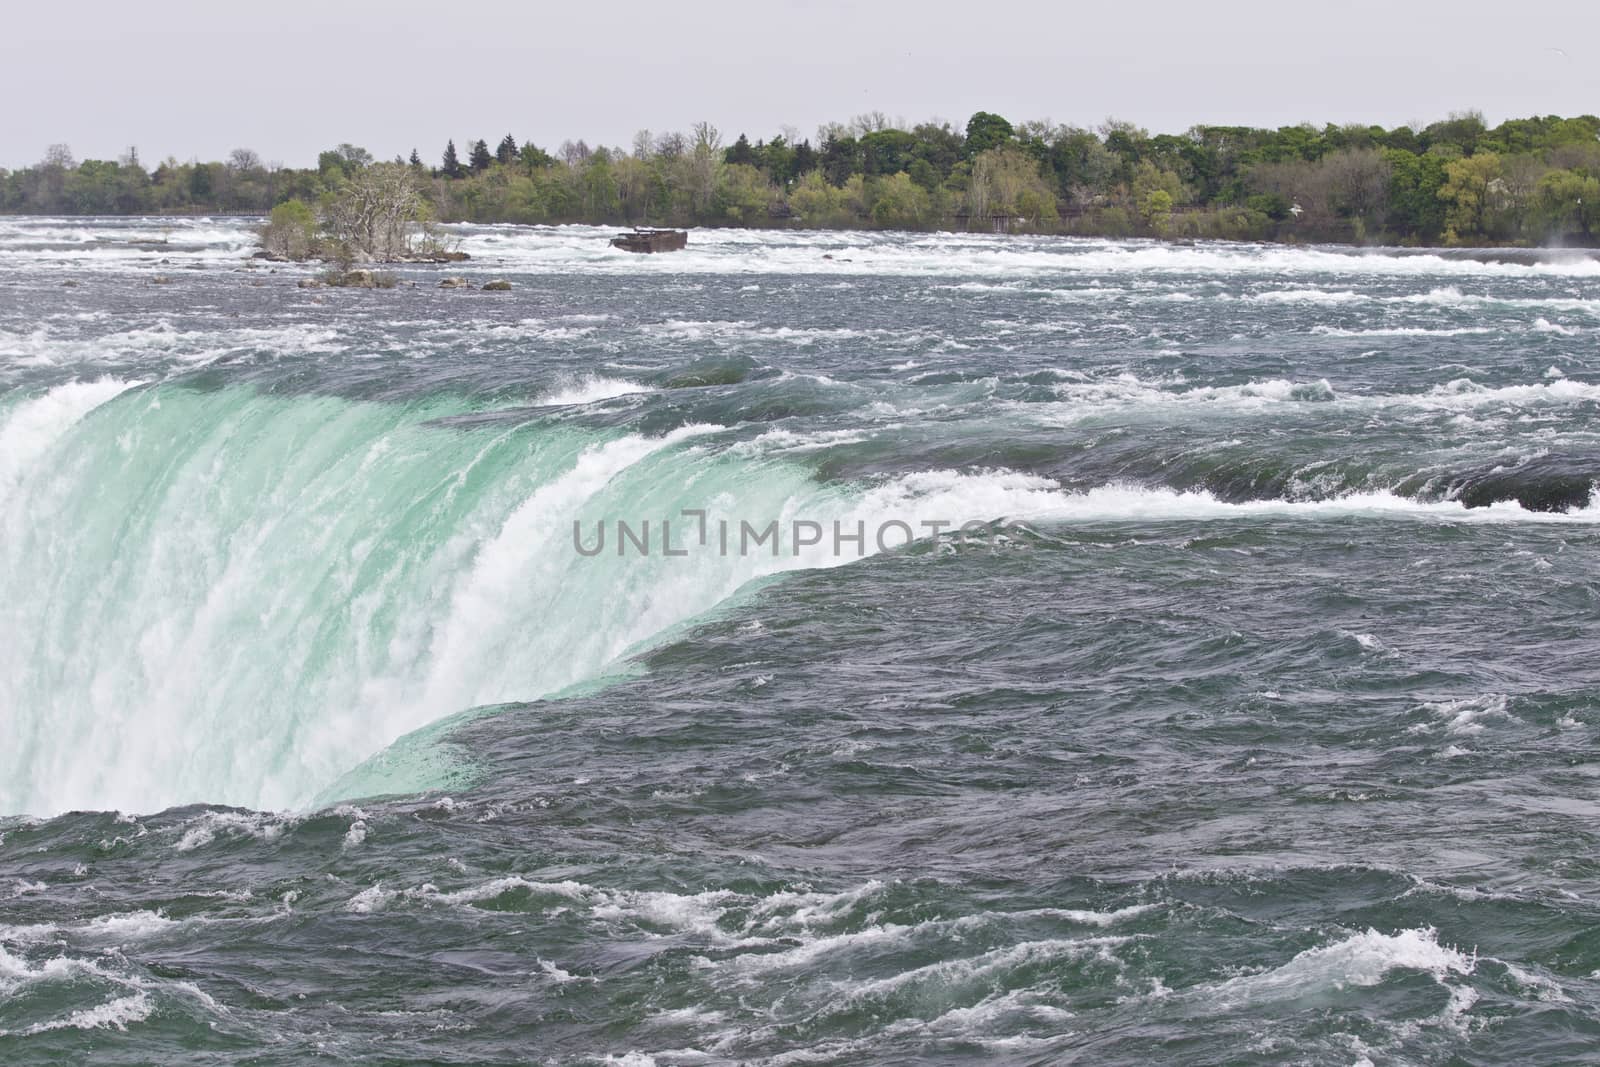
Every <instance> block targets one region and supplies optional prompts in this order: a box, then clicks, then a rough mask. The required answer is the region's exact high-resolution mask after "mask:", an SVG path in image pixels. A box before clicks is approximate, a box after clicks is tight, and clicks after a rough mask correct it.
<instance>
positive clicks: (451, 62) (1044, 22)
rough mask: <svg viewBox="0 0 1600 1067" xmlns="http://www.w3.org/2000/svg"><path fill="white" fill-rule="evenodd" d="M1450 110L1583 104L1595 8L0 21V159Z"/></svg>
mask: <svg viewBox="0 0 1600 1067" xmlns="http://www.w3.org/2000/svg"><path fill="white" fill-rule="evenodd" d="M1465 108H1478V109H1480V110H1482V111H1483V112H1484V113H1485V114H1486V116H1487V117H1488V118H1489V120H1490V122H1491V123H1492V122H1496V121H1499V120H1501V119H1504V118H1509V117H1518V116H1524V115H1530V114H1551V113H1555V114H1566V115H1573V114H1583V113H1591V114H1592V113H1600V2H1597V0H1549V2H1546V3H1541V4H1520V5H1507V4H1492V5H1491V4H1486V3H1484V2H1483V0H1457V2H1453V3H1432V4H1417V3H1404V2H1402V0H1385V2H1382V3H1373V2H1369V0H1353V2H1344V3H1339V4H1326V3H1294V2H1288V3H1284V2H1282V0H1279V2H1276V3H1258V2H1228V0H1216V2H1212V3H1206V4H1199V3H1194V2H1192V0H1189V2H1185V3H1161V2H1154V0H1145V2H1141V3H1130V2H1126V0H1124V2H1119V3H1096V4H1088V5H1083V4H1075V3H1070V2H1063V0H1027V2H1014V3H1010V4H993V5H986V4H981V3H972V2H970V0H964V2H960V3H955V2H949V0H922V2H918V3H905V2H901V0H880V2H876V3H874V2H872V0H859V2H846V0H746V2H742V3H729V2H724V0H712V2H702V3H693V2H688V0H683V2H678V3H672V2H666V0H602V2H593V0H563V2H560V3H557V4H553V5H552V4H545V3H539V2H537V0H534V2H528V0H516V2H513V0H466V2H458V3H446V2H441V0H427V2H415V0H384V2H377V0H320V2H315V3H310V2H306V0H273V2H271V3H261V4H234V3H218V2H216V0H205V2H202V0H145V2H140V3H133V2H127V0H119V2H116V3H111V2H106V0H78V2H65V0H55V2H53V3H42V4H41V3H23V4H16V5H10V6H9V7H8V10H7V11H6V14H5V18H4V21H3V23H0V116H3V118H0V166H7V167H16V166H21V165H24V164H28V163H32V162H35V161H37V160H38V159H39V158H41V157H42V156H43V155H44V151H45V149H46V147H47V146H49V145H51V144H53V143H57V142H65V143H66V144H68V145H70V146H71V148H72V150H73V152H74V153H75V154H76V155H77V157H78V158H80V159H83V158H115V157H116V156H117V155H119V154H120V153H121V152H123V151H125V150H126V149H127V148H128V146H130V145H136V146H137V147H138V149H139V153H140V155H141V156H142V157H143V159H144V160H145V161H146V163H147V164H153V163H154V162H155V161H157V160H159V159H161V158H164V157H166V156H168V155H172V156H177V157H179V158H181V159H190V158H201V159H220V158H223V157H224V156H226V154H227V153H228V152H229V151H230V150H231V149H233V148H238V147H248V148H253V149H255V150H256V151H257V152H259V153H260V154H261V156H262V157H263V158H264V159H266V160H268V161H270V162H281V163H284V164H287V165H291V166H303V165H309V164H312V163H314V162H315V160H316V155H317V152H319V151H320V150H322V149H324V148H328V147H332V146H333V145H335V144H337V143H339V142H341V141H351V142H354V143H356V144H359V145H361V146H363V147H365V148H367V149H369V150H370V151H372V152H373V153H374V154H376V155H377V156H379V157H380V158H384V157H390V156H393V155H395V154H396V153H409V152H410V150H411V149H412V147H416V148H418V149H419V150H420V151H421V153H422V156H423V158H424V159H425V160H427V161H428V162H430V163H436V162H437V160H438V158H439V155H440V152H441V150H442V149H443V147H444V143H445V140H446V139H447V138H454V139H455V141H456V144H457V146H458V147H459V146H462V145H463V144H464V142H467V141H468V140H470V139H475V138H478V137H482V138H484V139H486V140H488V141H489V143H490V145H491V146H492V145H493V144H494V143H495V142H496V141H498V140H499V139H500V138H501V137H503V136H504V135H505V134H507V133H510V134H512V135H513V136H515V137H516V138H517V140H518V141H519V142H521V141H523V140H526V139H532V140H533V141H534V142H535V143H537V144H539V145H541V146H543V147H546V148H554V147H555V146H556V145H559V144H560V143H561V142H562V141H563V140H567V139H573V140H576V139H578V138H584V139H586V140H587V141H588V142H589V143H590V144H591V145H599V144H606V145H628V144H629V143H631V141H632V138H633V134H634V132H635V131H636V130H639V129H641V128H647V129H651V130H654V131H657V132H660V131H663V130H670V129H687V128H688V127H689V126H690V125H692V124H693V123H694V122H696V121H697V120H700V119H706V120H709V121H710V122H712V123H713V124H714V125H716V126H717V127H718V128H719V129H721V130H722V131H723V133H724V135H725V137H726V139H727V140H730V141H731V140H732V139H733V138H734V137H735V136H737V134H738V133H739V132H741V131H743V132H746V133H748V134H749V135H750V138H751V139H752V140H755V139H757V138H758V137H770V136H772V135H773V134H775V133H778V132H780V131H781V130H782V129H783V127H785V126H791V127H794V128H796V129H798V130H800V131H801V132H802V133H803V134H804V135H807V136H811V135H814V133H815V131H816V128H817V126H818V125H819V124H820V123H824V122H829V121H848V120H849V119H850V118H852V117H853V116H855V115H858V114H861V113H863V112H868V111H881V112H884V113H886V114H887V115H889V116H890V117H891V118H900V117H904V118H906V119H909V120H911V121H913V122H915V121H920V120H923V119H927V118H934V117H937V118H941V119H948V120H950V121H952V122H954V123H957V124H958V125H964V124H965V122H966V119H967V117H968V116H969V115H970V114H971V113H972V112H973V111H977V110H987V111H996V112H999V113H1001V114H1003V115H1005V116H1006V117H1007V118H1009V119H1011V120H1013V121H1022V120H1026V119H1045V118H1048V119H1052V120H1054V121H1056V122H1062V123H1074V124H1079V125H1091V126H1092V125H1097V124H1098V123H1100V122H1102V121H1103V120H1105V119H1106V118H1107V117H1115V118H1119V119H1124V120H1128V121H1132V122H1135V123H1138V124H1139V125H1141V126H1145V127H1147V128H1149V129H1150V130H1151V131H1152V132H1173V133H1177V132H1182V131H1183V130H1184V129H1186V128H1188V127H1189V126H1191V125H1194V124H1195V123H1198V122H1210V123H1230V124H1232V123H1238V124H1249V125H1261V126H1279V125H1284V124H1288V123H1296V122H1302V121H1311V122H1315V123H1318V124H1321V123H1323V122H1329V121H1332V122H1354V121H1360V122H1364V123H1365V122H1378V123H1382V124H1384V125H1396V124H1399V123H1404V122H1413V121H1420V122H1423V123H1426V122H1430V121H1433V120H1436V119H1439V118H1443V117H1444V116H1445V115H1446V114H1447V113H1449V112H1451V111H1455V110H1461V109H1465Z"/></svg>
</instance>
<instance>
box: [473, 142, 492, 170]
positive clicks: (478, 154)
mask: <svg viewBox="0 0 1600 1067" xmlns="http://www.w3.org/2000/svg"><path fill="white" fill-rule="evenodd" d="M493 163H494V157H493V156H491V155H490V154H489V142H487V141H483V140H478V141H474V142H472V158H471V161H470V165H471V167H472V172H473V173H474V174H482V173H483V172H484V171H486V170H488V169H489V167H490V166H492V165H493Z"/></svg>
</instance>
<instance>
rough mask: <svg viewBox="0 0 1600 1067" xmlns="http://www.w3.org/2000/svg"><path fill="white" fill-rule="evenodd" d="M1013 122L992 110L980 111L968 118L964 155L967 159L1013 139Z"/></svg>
mask: <svg viewBox="0 0 1600 1067" xmlns="http://www.w3.org/2000/svg"><path fill="white" fill-rule="evenodd" d="M1012 133H1013V131H1012V128H1011V123H1009V122H1007V121H1006V120H1005V119H1003V118H1001V117H1000V116H999V115H996V114H994V113H993V112H992V111H979V112H976V113H974V114H973V116H972V117H971V118H970V119H968V120H967V140H966V145H965V148H964V151H963V155H964V157H965V158H967V159H974V158H976V157H977V156H980V155H982V154H983V153H985V152H987V151H989V150H990V149H992V148H998V147H999V146H1000V145H1003V144H1005V143H1006V142H1007V141H1010V140H1011V135H1012Z"/></svg>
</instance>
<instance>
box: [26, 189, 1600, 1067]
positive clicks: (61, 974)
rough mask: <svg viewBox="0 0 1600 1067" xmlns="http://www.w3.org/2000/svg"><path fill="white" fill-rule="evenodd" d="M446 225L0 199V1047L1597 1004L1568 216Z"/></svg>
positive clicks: (1550, 1058) (930, 1053)
mask: <svg viewBox="0 0 1600 1067" xmlns="http://www.w3.org/2000/svg"><path fill="white" fill-rule="evenodd" d="M161 232H166V233H167V234H168V240H169V245H168V249H169V250H168V251H166V252H165V253H163V252H149V251H139V250H138V249H136V248H131V247H129V246H128V244H127V242H128V241H129V239H130V238H134V237H139V238H145V239H148V238H151V237H158V236H160V234H161ZM466 233H467V236H466V247H467V249H468V250H469V251H470V252H472V254H473V255H474V261H473V262H472V263H471V264H470V266H471V267H472V273H473V275H474V276H475V277H478V280H480V281H481V280H485V279H487V278H489V277H506V278H508V279H510V280H511V281H512V282H513V283H514V286H515V288H514V289H513V290H512V291H511V292H510V293H508V294H485V293H478V292H459V291H440V290H438V289H436V288H435V287H434V286H435V283H436V281H437V278H438V277H439V276H440V275H439V274H438V273H436V272H433V271H431V270H430V269H418V270H414V271H410V272H405V273H404V276H405V277H406V278H407V279H408V280H413V281H415V282H417V287H416V288H414V289H407V288H403V289H399V290H393V291H371V292H356V291H326V290H323V291H317V290H300V289H297V288H296V287H295V285H294V283H295V281H296V280H297V279H298V278H299V277H301V276H303V275H302V274H301V273H299V272H296V271H292V270H291V271H286V272H284V273H268V271H267V270H266V269H264V268H256V269H244V260H243V255H244V252H245V250H246V246H247V245H248V243H249V236H248V233H247V231H246V230H245V229H244V228H243V227H242V226H240V225H237V224H235V223H232V222H228V221H217V222H211V221H208V220H202V221H199V222H194V221H189V222H173V223H169V224H163V223H160V222H139V223H129V222H98V223H91V224H90V225H88V226H85V225H83V224H82V223H81V221H64V220H30V221H19V220H0V390H3V391H0V812H3V813H6V814H5V815H3V816H0V1062H4V1063H6V1064H13V1063H15V1064H33V1063H39V1064H54V1063H66V1062H93V1063H97V1064H98V1063H108V1064H144V1063H181V1064H221V1063H251V1064H299V1063H319V1062H330V1063H396V1064H400V1063H406V1064H410V1063H440V1064H444V1063H451V1064H455V1063H463V1064H465V1063H472V1064H511V1063H563V1064H566V1063H571V1064H599V1063H621V1064H630V1065H636V1067H637V1065H645V1064H659V1065H669V1064H670V1065H689V1064H722V1063H770V1064H810V1063H817V1064H860V1063H905V1064H910V1063H958V1062H959V1063H968V1062H981V1063H1007V1064H1055V1063H1083V1064H1097V1065H1098V1064H1146V1063H1174V1064H1279V1063H1293V1064H1347V1065H1357V1064H1372V1065H1383V1064H1440V1065H1444V1064H1451V1065H1455V1064H1571V1063H1583V1062H1600V1054H1597V1053H1596V1052H1595V1051H1593V1050H1594V1049H1595V1048H1597V1047H1600V933H1597V930H1600V926H1597V922H1600V882H1597V879H1600V853H1597V851H1596V844H1597V842H1596V831H1595V827H1596V825H1597V820H1596V816H1597V815H1600V803H1597V801H1600V792H1597V787H1600V781H1597V775H1596V762H1595V759H1594V754H1595V745H1596V740H1597V736H1600V627H1597V612H1600V559H1597V555H1596V549H1597V547H1600V536H1597V534H1600V525H1597V520H1600V507H1597V506H1596V504H1595V502H1594V499H1593V493H1594V486H1595V478H1596V477H1597V475H1600V352H1597V349H1596V341H1597V339H1600V266H1597V265H1596V264H1595V263H1594V262H1590V261H1587V260H1580V259H1554V260H1544V261H1541V260H1532V259H1530V260H1529V261H1526V262H1513V263H1500V262H1485V261H1481V260H1478V259H1473V258H1470V257H1465V256H1463V257H1440V256H1416V255H1402V254H1399V253H1396V254H1377V253H1373V254H1367V255H1354V254H1345V253H1342V252H1339V251H1337V250H1320V251H1319V250H1291V249H1283V248H1259V247H1254V246H1211V247H1193V248H1162V247H1157V246H1148V245H1139V244H1124V245H1118V244H1105V243H1091V242H1067V241H1055V240H1032V239H1008V238H988V237H981V238H973V237H952V236H948V235H947V236H943V237H924V236H918V237H908V236H894V235H837V234H833V235H820V234H804V233H781V234H777V233H775V234H760V233H751V232H729V233H706V234H701V233H696V234H695V235H694V236H693V238H692V243H691V247H690V249H689V250H688V251H686V252H683V253H679V254H674V255H671V256H659V257H629V256H626V255H625V254H622V253H612V252H608V251H607V250H606V247H605V242H604V240H603V239H602V238H603V237H604V236H605V234H604V233H603V232H602V231H593V230H583V229H564V230H545V231H526V230H514V229H478V230H470V231H466ZM825 254H827V255H831V256H832V257H833V258H832V259H823V258H822V257H823V256H824V255H825ZM162 261H164V262H162ZM158 277H164V278H166V279H167V281H165V282H157V281H156V279H157V278H158ZM65 280H72V281H77V282H79V283H80V284H79V285H77V286H71V287H69V286H63V285H62V284H61V283H62V282H63V281H65ZM685 509H703V510H704V511H705V512H706V517H707V521H708V523H709V524H710V528H711V536H710V537H709V538H708V540H707V543H706V544H704V545H702V544H700V543H698V541H697V540H696V538H695V536H694V527H693V523H692V520H688V519H686V518H685V517H684V516H683V512H684V510H685ZM664 519H665V520H667V521H669V522H671V523H673V524H674V525H673V527H672V534H671V535H670V539H669V541H668V542H667V543H668V545H669V546H672V547H678V548H681V549H682V550H683V551H685V552H686V553H687V554H686V555H681V556H676V555H675V556H667V555H665V554H663V552H662V547H663V546H662V542H661V540H660V537H661V532H660V531H661V527H660V523H661V522H662V520H664ZM773 520H776V521H777V522H778V524H779V526H778V528H779V531H780V541H779V542H778V543H777V546H776V547H777V551H776V553H774V552H773V551H772V547H771V546H770V545H767V544H763V545H760V546H757V547H754V548H752V549H749V550H747V551H740V550H738V548H737V547H735V548H734V549H732V550H730V551H727V552H724V551H721V550H720V547H719V545H718V544H717V536H716V532H715V531H716V524H718V523H720V522H724V521H727V522H731V523H732V524H733V527H734V529H735V531H737V530H738V529H739V524H740V523H749V524H750V525H751V526H752V527H755V528H763V527H764V526H765V524H766V523H768V522H771V521H773ZM575 521H577V522H579V523H581V524H582V525H581V527H580V532H581V534H582V536H581V537H580V539H579V543H580V544H581V543H583V542H585V541H587V542H589V543H591V544H592V542H593V536H594V531H595V530H596V528H597V524H599V525H600V526H602V527H605V528H607V529H608V530H609V536H610V538H611V539H610V540H609V541H608V542H607V544H606V549H605V551H604V552H602V553H601V554H600V555H597V556H594V557H592V558H591V557H588V556H585V555H583V554H582V552H580V551H578V548H577V546H576V545H575V544H574V534H573V523H574V522H575ZM644 521H650V522H651V523H652V526H651V529H652V531H653V534H652V537H653V538H654V539H653V540H652V541H651V542H650V543H649V550H648V552H642V551H639V550H637V549H636V548H632V547H631V546H630V545H628V544H625V545H624V551H623V552H622V554H620V555H619V554H618V551H617V537H616V534H617V527H616V524H617V523H618V522H622V523H625V524H627V525H628V526H629V528H630V529H632V530H638V529H639V528H640V524H641V523H643V522H644ZM807 523H816V524H817V526H818V527H819V528H821V529H823V530H825V531H828V533H826V534H824V536H823V537H822V538H821V543H820V544H815V545H803V544H802V545H798V546H797V545H796V539H797V533H798V531H800V530H802V529H809V527H806V526H803V525H797V524H807ZM835 523H838V524H841V528H842V529H844V530H846V531H854V530H856V529H857V528H858V524H859V528H861V529H863V530H865V531H867V551H866V552H865V553H863V552H861V551H860V550H859V549H858V548H857V547H856V546H855V545H854V544H853V543H849V542H846V543H845V544H843V545H842V546H841V545H840V544H838V543H837V542H835V541H834V539H833V537H832V536H831V531H832V530H833V527H834V524H835ZM896 523H904V524H906V526H909V527H911V528H912V529H913V530H914V531H916V532H918V533H919V534H923V535H924V536H919V537H918V538H917V539H916V540H915V541H914V542H913V543H911V544H909V545H902V544H900V541H902V540H903V537H902V536H901V535H900V534H899V533H898V527H895V526H894V525H893V524H896ZM926 523H934V524H949V525H950V527H951V529H946V530H945V531H943V532H941V533H939V534H937V535H934V536H929V535H927V532H928V529H929V527H927V526H925V525H924V524H926ZM962 523H972V524H974V525H972V526H969V527H968V528H967V530H966V531H965V533H958V532H954V531H953V528H954V527H955V526H958V525H959V524H962ZM888 529H894V530H895V531H896V532H894V533H890V534H887V535H886V537H887V543H886V545H885V548H886V550H885V551H875V549H876V548H877V545H876V544H875V543H874V542H875V540H876V538H875V536H874V535H875V534H876V533H877V532H879V531H884V530H888ZM800 539H802V540H804V539H805V538H803V537H802V538H800ZM735 545H736V546H737V533H736V540H735Z"/></svg>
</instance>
